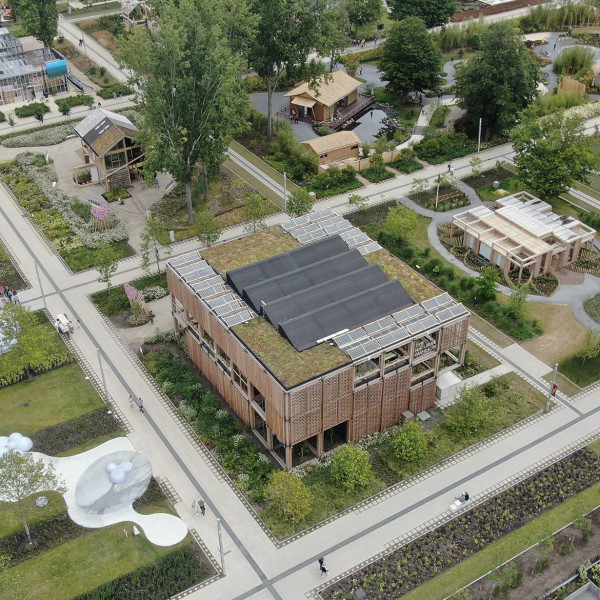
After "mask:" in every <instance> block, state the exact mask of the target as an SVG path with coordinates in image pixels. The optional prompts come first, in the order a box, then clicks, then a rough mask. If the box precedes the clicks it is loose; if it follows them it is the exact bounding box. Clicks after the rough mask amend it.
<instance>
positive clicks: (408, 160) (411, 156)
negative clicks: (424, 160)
mask: <svg viewBox="0 0 600 600" xmlns="http://www.w3.org/2000/svg"><path fill="white" fill-rule="evenodd" d="M416 156H417V153H416V152H415V151H414V150H412V149H411V148H404V149H403V150H401V151H400V156H399V157H398V158H397V159H396V160H394V161H392V162H391V163H389V166H390V167H392V168H394V169H398V171H401V172H402V173H414V172H415V171H418V170H419V169H422V168H423V165H422V164H421V163H420V162H419V161H418V160H417V159H416Z"/></svg>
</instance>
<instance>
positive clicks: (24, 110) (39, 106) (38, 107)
mask: <svg viewBox="0 0 600 600" xmlns="http://www.w3.org/2000/svg"><path fill="white" fill-rule="evenodd" d="M38 111H39V112H40V113H41V114H42V115H44V114H46V113H48V112H50V107H49V106H48V105H47V104H44V103H43V102H30V103H29V104H23V106H17V108H15V115H16V116H17V117H19V118H20V119H26V118H27V117H34V116H35V115H36V114H38Z"/></svg>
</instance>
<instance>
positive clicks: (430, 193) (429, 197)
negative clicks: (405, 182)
mask: <svg viewBox="0 0 600 600" xmlns="http://www.w3.org/2000/svg"><path fill="white" fill-rule="evenodd" d="M436 192H437V190H436V188H431V189H429V190H426V191H424V192H417V193H416V194H410V195H409V196H408V197H409V198H410V199H411V200H413V201H414V202H416V203H417V204H418V205H419V206H422V207H423V208H426V209H428V210H434V211H435V212H446V211H448V210H454V209H455V208H460V207H462V206H469V204H471V201H470V200H469V197H468V196H467V195H466V194H465V193H464V192H461V191H460V190H457V189H454V188H452V187H450V186H440V190H439V195H437V193H436Z"/></svg>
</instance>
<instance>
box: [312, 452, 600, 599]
mask: <svg viewBox="0 0 600 600" xmlns="http://www.w3.org/2000/svg"><path fill="white" fill-rule="evenodd" d="M598 480H600V457H599V456H597V455H596V454H593V453H592V452H590V451H588V450H580V451H578V452H575V453H574V454H572V455H570V456H568V457H567V458H564V459H562V460H560V461H558V462H556V463H555V464H553V465H551V466H550V467H548V468H546V469H544V470H542V471H540V472H539V473H536V474H535V475H532V476H531V477H529V478H528V479H526V480H525V481H523V482H521V483H519V484H517V485H515V486H513V487H512V488H510V489H509V490H506V491H505V492H502V493H501V494H499V495H498V496H496V497H494V498H492V499H490V500H488V501H486V502H484V503H483V504H481V505H480V506H477V507H475V508H473V509H472V510H470V511H468V512H466V513H465V514H463V515H461V516H459V517H457V518H456V519H453V520H452V521H450V522H448V523H446V524H444V525H442V526H441V527H438V528H437V529H435V530H433V531H431V532H429V533H426V534H425V535H423V536H421V537H420V538H418V539H416V540H414V541H412V542H409V543H408V544H406V545H404V546H402V547H401V548H398V549H396V550H394V551H393V552H392V553H390V554H388V555H387V556H385V557H383V558H381V559H379V560H378V561H375V562H373V563H371V564H370V565H368V566H366V567H363V568H362V569H360V570H358V571H356V572H354V573H352V574H351V575H349V576H347V577H346V578H344V579H342V580H341V581H339V582H337V583H336V584H334V585H332V586H330V587H328V588H326V589H325V590H323V591H322V592H321V593H320V594H321V597H322V598H324V599H325V600H334V599H338V600H341V599H344V600H347V599H348V598H355V597H359V594H360V591H359V590H363V591H364V592H366V596H365V597H367V598H369V599H370V600H389V599H391V598H397V597H399V596H401V595H403V594H406V593H407V592H409V591H410V590H412V589H414V588H415V587H417V586H419V585H421V584H422V583H424V582H425V581H428V580H429V579H432V578H433V577H435V576H436V575H438V574H439V573H441V572H443V571H445V570H446V569H449V568H450V567H452V566H454V565H455V564H458V563H459V562H462V561H463V560H465V558H467V557H468V556H471V555H472V554H474V553H476V552H477V551H478V550H481V549H482V548H484V547H485V546H487V545H488V544H490V543H491V542H493V541H495V540H498V539H500V538H501V537H503V536H504V535H506V534H507V533H509V532H511V531H513V530H514V529H516V528H518V527H521V526H522V525H524V524H525V523H527V522H528V521H530V520H532V519H534V518H535V517H537V516H539V515H540V514H542V513H543V512H545V511H547V510H548V509H550V508H552V507H554V506H556V505H558V504H559V503H561V502H563V501H564V500H566V499H567V498H569V497H571V496H574V495H575V494H577V493H579V492H581V491H582V490H584V489H586V488H587V487H589V486H590V485H592V484H593V483H595V482H596V481H598Z"/></svg>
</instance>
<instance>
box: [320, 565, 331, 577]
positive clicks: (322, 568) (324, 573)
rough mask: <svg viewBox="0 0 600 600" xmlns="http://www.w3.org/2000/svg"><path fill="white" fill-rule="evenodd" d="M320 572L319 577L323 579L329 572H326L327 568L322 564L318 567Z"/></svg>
mask: <svg viewBox="0 0 600 600" xmlns="http://www.w3.org/2000/svg"><path fill="white" fill-rule="evenodd" d="M319 569H320V571H321V577H325V575H327V574H328V573H329V571H328V570H327V567H326V566H325V564H322V565H321V566H320V567H319Z"/></svg>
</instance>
